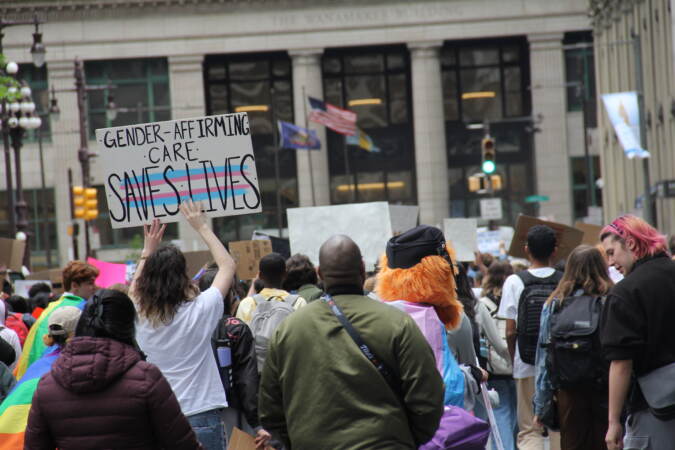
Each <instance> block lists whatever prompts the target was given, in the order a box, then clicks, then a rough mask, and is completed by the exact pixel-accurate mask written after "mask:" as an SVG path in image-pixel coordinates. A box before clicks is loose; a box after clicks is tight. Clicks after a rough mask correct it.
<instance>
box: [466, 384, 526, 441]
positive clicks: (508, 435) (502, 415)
mask: <svg viewBox="0 0 675 450" xmlns="http://www.w3.org/2000/svg"><path fill="white" fill-rule="evenodd" d="M487 384H488V388H489V389H494V390H495V391H497V393H498V394H499V406H498V407H497V408H493V409H492V412H494V414H495V421H496V422H497V429H498V430H499V435H500V436H501V438H502V443H503V444H504V450H516V436H517V435H518V416H517V415H516V403H517V401H516V400H517V398H518V397H517V396H516V383H515V382H514V381H513V380H505V379H497V380H488V383H487ZM474 413H475V414H476V417H478V418H480V419H483V420H485V421H487V420H488V417H487V411H486V410H485V407H484V406H483V402H482V400H481V401H479V402H476V408H475V409H474ZM492 450H497V446H496V445H495V443H494V442H493V443H492Z"/></svg>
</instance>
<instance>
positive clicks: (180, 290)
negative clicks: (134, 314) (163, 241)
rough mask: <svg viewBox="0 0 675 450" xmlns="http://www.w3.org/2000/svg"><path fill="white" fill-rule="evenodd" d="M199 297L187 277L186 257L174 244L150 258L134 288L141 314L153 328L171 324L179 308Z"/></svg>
mask: <svg viewBox="0 0 675 450" xmlns="http://www.w3.org/2000/svg"><path fill="white" fill-rule="evenodd" d="M197 294H198V290H197V288H196V286H194V285H193V284H192V282H191V280H190V278H189V277H188V276H187V271H186V263H185V256H183V253H182V252H181V251H180V250H179V249H178V248H177V247H176V246H175V245H171V244H168V245H163V246H161V247H160V248H159V249H157V251H156V252H155V253H153V254H152V255H150V256H149V257H148V259H147V260H146V261H145V264H144V265H143V270H142V271H141V275H140V276H139V277H138V279H137V280H136V285H135V289H134V296H135V297H136V301H137V302H138V313H139V315H140V316H141V317H142V318H143V319H146V320H147V321H148V322H150V324H151V325H153V326H159V325H162V324H163V325H166V324H168V323H170V322H171V321H172V320H173V317H174V316H175V315H176V311H178V308H179V307H180V306H181V305H182V304H183V303H185V302H187V301H190V300H192V299H193V298H194V297H195V296H196V295H197Z"/></svg>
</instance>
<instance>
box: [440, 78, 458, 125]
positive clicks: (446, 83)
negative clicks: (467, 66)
mask: <svg viewBox="0 0 675 450" xmlns="http://www.w3.org/2000/svg"><path fill="white" fill-rule="evenodd" d="M442 77H443V112H444V114H445V120H458V119H459V101H458V99H457V89H458V86H457V73H456V72H454V71H444V72H443V73H442Z"/></svg>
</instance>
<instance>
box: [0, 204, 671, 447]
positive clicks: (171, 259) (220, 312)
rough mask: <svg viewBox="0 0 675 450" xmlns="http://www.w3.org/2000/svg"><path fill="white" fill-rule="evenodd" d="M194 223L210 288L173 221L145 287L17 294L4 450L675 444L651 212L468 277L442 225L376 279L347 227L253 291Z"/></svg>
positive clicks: (77, 275)
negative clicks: (589, 239) (567, 248)
mask: <svg viewBox="0 0 675 450" xmlns="http://www.w3.org/2000/svg"><path fill="white" fill-rule="evenodd" d="M180 209H181V212H182V214H183V216H184V219H185V220H186V221H187V222H188V223H189V224H190V226H191V227H192V228H193V229H194V230H195V232H196V233H197V234H198V235H199V236H200V237H201V238H202V240H203V241H204V244H205V245H206V246H207V248H208V249H209V251H210V253H211V260H212V262H211V263H210V264H208V265H207V266H205V267H204V268H203V269H202V270H201V271H200V272H199V274H198V276H197V277H194V278H193V275H194V274H190V273H188V272H187V266H186V260H185V257H184V255H183V254H182V252H181V251H180V250H179V249H178V248H177V247H176V246H174V245H171V244H164V243H162V240H163V234H164V229H165V225H162V224H160V223H159V221H157V220H155V221H154V222H152V223H151V224H149V225H147V226H145V227H144V238H145V239H144V246H143V250H142V253H141V256H140V259H139V261H138V264H137V268H136V271H135V273H134V276H133V278H132V280H131V282H130V284H129V286H126V285H115V286H110V287H108V288H107V289H100V288H99V287H98V286H96V284H95V280H96V278H97V276H98V275H99V272H98V269H96V268H95V267H93V266H91V265H89V264H87V263H85V262H82V261H71V262H70V263H68V264H67V265H66V266H65V267H64V269H63V271H62V283H63V290H64V291H65V292H64V293H63V294H61V295H59V296H57V295H55V294H54V293H53V290H52V287H51V286H49V285H48V284H45V283H38V284H34V285H33V286H32V287H31V289H30V291H29V292H28V298H24V297H21V296H18V295H15V294H14V293H13V288H12V284H11V282H10V281H9V279H6V280H3V282H4V284H3V293H2V300H3V301H0V449H14V448H17V449H18V448H27V449H56V448H58V449H97V448H116V449H117V448H120V449H121V448H133V449H141V448H144V449H145V448H148V449H149V448H164V449H198V448H204V449H214V450H216V449H217V450H224V449H225V448H226V446H227V441H228V437H230V436H232V434H233V432H234V430H235V427H236V428H238V429H240V430H243V431H244V432H247V433H249V434H250V435H252V436H253V437H252V438H251V439H254V442H255V445H256V447H257V448H259V449H291V448H293V449H341V448H344V449H375V448H382V449H398V448H401V449H404V448H405V449H414V448H420V449H425V450H431V449H468V450H471V449H482V448H490V449H497V450H498V449H505V450H513V449H523V450H530V449H537V450H539V449H542V450H543V449H544V448H550V449H552V450H556V449H563V450H582V449H584V450H596V449H597V450H604V449H609V450H614V449H621V448H623V449H652V450H661V449H672V448H675V444H673V443H675V381H673V380H675V333H673V332H672V331H671V330H670V327H669V324H670V322H669V318H670V317H673V315H675V262H674V261H673V260H672V259H671V254H672V251H673V248H672V247H673V246H675V239H673V238H671V240H670V242H669V243H670V248H669V246H668V243H667V241H666V238H665V236H663V235H661V234H660V233H659V232H658V231H657V230H656V229H654V228H653V227H651V226H650V225H648V224H647V223H646V222H644V221H643V220H641V219H639V218H637V217H635V216H630V215H626V216H621V217H619V218H617V219H616V220H614V221H613V222H612V223H610V224H609V225H607V226H606V227H604V228H603V229H602V232H601V234H600V236H598V245H597V246H595V247H594V246H589V245H580V246H578V247H576V248H575V249H573V250H572V251H571V253H569V255H567V256H566V258H565V259H563V258H560V253H559V251H560V248H559V246H558V238H557V236H556V233H555V232H554V231H553V230H552V229H551V228H549V227H547V226H544V225H537V226H534V227H532V228H530V229H529V230H528V233H527V243H526V244H525V246H524V251H525V254H526V255H527V263H526V264H523V263H524V261H522V260H513V261H512V260H509V258H508V256H507V255H506V252H505V251H501V252H500V253H499V254H498V255H495V256H492V255H488V254H480V253H476V258H475V261H472V262H465V263H460V262H458V261H457V259H456V257H455V253H454V250H453V246H452V241H453V236H444V235H443V233H442V232H441V231H440V230H439V229H437V228H435V227H430V226H425V225H421V226H419V227H415V228H413V229H411V230H409V231H407V232H405V233H403V234H401V235H399V236H395V237H393V238H392V239H390V240H389V241H388V242H386V251H385V253H384V254H383V255H382V257H381V259H380V260H379V261H378V262H377V264H376V269H375V271H374V272H370V273H369V272H367V271H366V267H365V265H364V261H363V258H362V255H361V250H360V248H359V246H358V245H357V244H356V243H355V242H354V241H353V240H352V239H350V238H349V237H347V236H342V235H337V236H333V237H332V238H330V239H328V240H327V241H326V242H325V243H324V244H323V245H322V246H321V247H320V249H318V250H319V257H318V265H317V266H316V267H315V266H314V265H313V264H312V262H311V260H310V259H309V258H308V257H307V256H305V255H300V254H296V255H292V256H291V257H290V258H288V259H285V258H284V257H282V256H281V255H280V254H277V253H271V254H268V255H266V256H264V257H263V258H261V260H260V262H259V273H258V276H257V278H256V279H255V280H238V279H237V277H236V263H235V261H234V260H233V258H232V257H231V256H230V254H229V253H228V251H227V249H226V247H225V245H224V244H223V243H222V242H221V241H220V240H219V239H218V237H217V236H216V235H215V234H214V232H213V231H212V230H211V228H210V227H209V226H208V225H207V221H206V219H205V216H204V214H203V212H202V211H201V206H200V205H199V204H194V203H192V202H184V203H182V204H181V206H180ZM373 238H374V239H376V237H373ZM383 244H384V243H383Z"/></svg>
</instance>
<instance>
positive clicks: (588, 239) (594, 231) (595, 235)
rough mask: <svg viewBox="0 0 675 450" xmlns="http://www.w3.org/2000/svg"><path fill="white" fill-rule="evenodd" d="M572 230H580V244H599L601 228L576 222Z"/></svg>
mask: <svg viewBox="0 0 675 450" xmlns="http://www.w3.org/2000/svg"><path fill="white" fill-rule="evenodd" d="M574 228H576V229H578V230H581V231H582V232H583V233H584V238H583V240H582V241H581V243H582V244H588V245H598V244H599V243H600V232H601V231H602V227H601V226H598V225H593V224H590V223H584V222H577V223H575V224H574Z"/></svg>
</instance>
